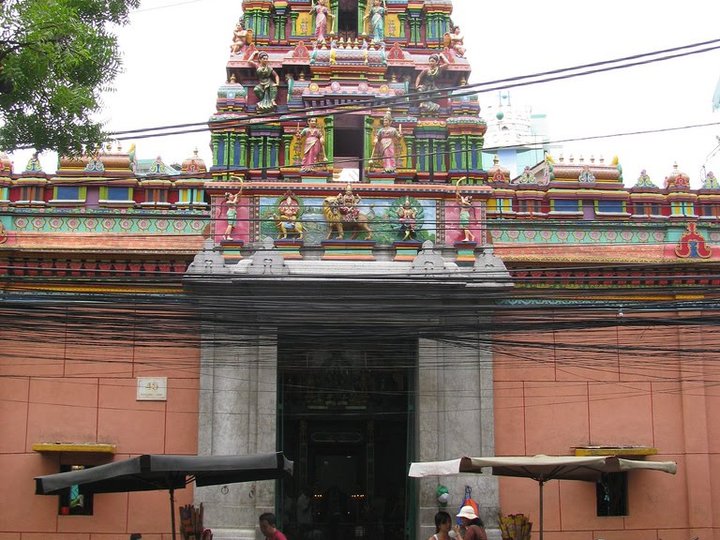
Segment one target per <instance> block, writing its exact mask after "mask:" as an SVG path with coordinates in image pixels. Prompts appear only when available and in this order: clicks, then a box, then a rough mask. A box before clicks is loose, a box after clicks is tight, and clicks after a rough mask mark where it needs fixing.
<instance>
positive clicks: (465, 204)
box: [455, 177, 475, 242]
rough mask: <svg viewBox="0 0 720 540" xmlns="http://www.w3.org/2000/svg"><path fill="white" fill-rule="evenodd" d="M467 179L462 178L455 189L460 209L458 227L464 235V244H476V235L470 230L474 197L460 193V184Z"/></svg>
mask: <svg viewBox="0 0 720 540" xmlns="http://www.w3.org/2000/svg"><path fill="white" fill-rule="evenodd" d="M465 179H466V178H465V177H463V178H460V179H459V180H458V182H457V186H456V188H455V198H456V199H457V203H458V206H459V207H460V213H459V215H458V226H459V227H460V230H461V231H462V233H463V242H474V241H475V235H474V234H473V232H472V231H471V230H470V220H471V215H470V212H471V211H472V210H473V205H472V195H463V194H462V193H460V182H462V181H463V180H465Z"/></svg>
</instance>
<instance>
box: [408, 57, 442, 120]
mask: <svg viewBox="0 0 720 540" xmlns="http://www.w3.org/2000/svg"><path fill="white" fill-rule="evenodd" d="M428 62H429V64H430V65H429V66H428V67H427V68H425V69H424V70H422V71H421V72H420V74H419V75H418V76H417V78H416V79H415V87H416V88H417V91H418V92H431V91H434V90H437V89H438V86H437V81H438V79H439V78H440V75H441V74H442V72H443V71H444V70H445V68H446V67H447V64H446V63H445V62H444V58H443V56H442V55H438V54H433V55H431V56H430V58H429V59H428ZM439 110H440V105H438V104H437V103H435V102H434V101H423V102H421V103H420V111H421V112H424V113H426V114H435V113H437V112H438V111H439Z"/></svg>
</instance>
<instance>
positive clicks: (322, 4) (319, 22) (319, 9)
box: [310, 0, 333, 42]
mask: <svg viewBox="0 0 720 540" xmlns="http://www.w3.org/2000/svg"><path fill="white" fill-rule="evenodd" d="M315 2H316V0H313V3H312V7H311V8H310V12H311V13H315V40H316V42H321V41H325V36H326V35H327V34H332V24H333V22H332V21H333V14H332V11H330V8H329V7H328V5H327V0H317V3H315Z"/></svg>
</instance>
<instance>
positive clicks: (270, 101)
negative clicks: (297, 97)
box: [251, 52, 280, 113]
mask: <svg viewBox="0 0 720 540" xmlns="http://www.w3.org/2000/svg"><path fill="white" fill-rule="evenodd" d="M258 60H259V62H260V63H259V64H257V63H255V62H252V61H251V64H253V65H254V66H255V72H256V73H257V78H258V84H257V85H256V86H255V88H254V89H253V92H254V93H255V95H256V96H257V98H258V102H257V112H259V113H267V112H272V111H274V110H275V109H276V108H277V102H276V101H275V98H276V97H277V93H278V86H279V85H280V77H279V76H278V74H277V72H276V71H275V70H274V69H273V68H272V67H271V66H270V65H269V61H270V57H269V56H268V53H266V52H261V53H259V54H258Z"/></svg>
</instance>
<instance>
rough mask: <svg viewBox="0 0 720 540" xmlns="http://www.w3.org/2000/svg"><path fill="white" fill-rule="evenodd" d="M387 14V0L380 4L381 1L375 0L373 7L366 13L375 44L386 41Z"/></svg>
mask: <svg viewBox="0 0 720 540" xmlns="http://www.w3.org/2000/svg"><path fill="white" fill-rule="evenodd" d="M368 6H369V4H368ZM385 13H387V5H386V4H385V0H383V1H382V5H381V4H380V0H373V5H372V7H371V8H370V9H368V10H367V11H366V12H365V17H363V18H364V19H365V21H366V24H367V21H368V20H369V21H370V32H369V33H370V34H371V35H372V40H373V42H374V43H381V42H383V41H385Z"/></svg>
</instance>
